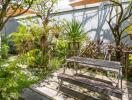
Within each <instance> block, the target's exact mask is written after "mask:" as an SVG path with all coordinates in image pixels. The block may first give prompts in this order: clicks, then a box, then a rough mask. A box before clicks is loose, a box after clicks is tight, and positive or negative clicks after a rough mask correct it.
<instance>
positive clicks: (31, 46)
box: [0, 0, 132, 100]
mask: <svg viewBox="0 0 132 100" xmlns="http://www.w3.org/2000/svg"><path fill="white" fill-rule="evenodd" d="M57 2H58V1H57V0H24V1H22V2H19V0H16V2H13V0H2V2H0V5H1V7H0V30H1V31H2V29H3V28H4V26H5V25H6V23H7V22H8V21H9V19H10V18H14V17H16V16H21V15H22V14H24V13H25V12H27V11H28V10H29V9H33V11H35V12H34V13H35V14H36V16H37V17H38V18H40V20H41V22H42V25H38V24H37V23H34V24H32V25H29V26H26V25H19V26H18V29H17V31H16V32H12V33H10V34H8V35H4V33H0V37H1V38H0V39H1V42H0V100H23V97H22V95H21V93H22V91H23V89H24V88H28V87H29V86H31V85H33V84H35V83H37V82H39V81H41V80H43V79H46V77H47V76H50V75H51V74H52V73H54V72H55V71H57V70H59V69H61V68H63V66H62V65H63V64H65V62H66V59H67V58H70V57H73V56H78V57H83V58H91V59H101V60H107V61H108V60H109V61H116V62H120V63H121V65H122V66H123V70H122V73H123V80H126V81H129V82H131V81H132V67H131V64H132V46H129V45H127V44H125V43H124V42H123V41H122V40H123V39H124V38H126V37H129V36H131V35H132V1H131V0H130V1H129V3H128V5H127V7H126V8H124V7H123V3H122V2H120V1H118V0H117V1H116V0H109V2H110V3H111V6H110V12H109V15H108V17H109V19H108V21H107V23H108V25H109V27H110V30H111V33H112V35H113V39H114V43H109V44H105V43H104V41H103V40H101V39H97V40H91V39H90V37H89V36H88V35H87V31H86V29H85V28H84V27H85V23H83V22H81V21H79V20H77V19H75V18H73V19H72V20H67V19H64V20H60V21H59V23H58V21H57V20H56V19H55V18H54V17H53V16H51V14H52V13H53V12H57V11H54V6H56V4H57ZM9 8H11V9H12V13H10V14H8V15H7V12H8V10H9ZM23 8H26V9H25V10H24V11H21V10H20V11H19V13H16V12H17V11H18V10H19V9H23ZM123 8H124V9H123ZM114 11H116V12H115V14H114V15H113V12H114ZM115 19H116V20H115ZM28 20H32V19H31V18H30V19H28ZM126 22H127V25H126V24H124V23H126ZM113 24H114V25H113ZM124 25H125V26H124ZM126 33H127V34H126ZM67 67H68V68H69V69H74V64H73V63H68V64H67ZM87 71H88V72H92V73H96V74H99V75H103V76H105V74H106V73H107V71H102V70H97V69H96V68H88V69H87ZM107 74H109V77H113V76H114V73H107Z"/></svg>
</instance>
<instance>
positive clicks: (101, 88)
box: [58, 74, 122, 98]
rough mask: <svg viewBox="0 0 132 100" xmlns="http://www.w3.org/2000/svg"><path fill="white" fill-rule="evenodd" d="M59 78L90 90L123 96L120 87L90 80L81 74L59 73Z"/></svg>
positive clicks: (118, 96)
mask: <svg viewBox="0 0 132 100" xmlns="http://www.w3.org/2000/svg"><path fill="white" fill-rule="evenodd" d="M58 79H61V80H63V81H66V82H69V83H71V84H75V85H78V86H81V87H83V88H87V89H89V90H92V91H95V92H98V93H101V94H105V95H111V96H114V97H117V98H122V91H121V90H119V89H118V88H116V87H114V86H111V85H108V84H105V83H102V82H99V81H95V80H90V79H87V78H84V77H79V76H71V75H66V74H59V76H58Z"/></svg>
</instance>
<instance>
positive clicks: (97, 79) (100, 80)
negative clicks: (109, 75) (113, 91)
mask: <svg viewBox="0 0 132 100" xmlns="http://www.w3.org/2000/svg"><path fill="white" fill-rule="evenodd" d="M75 75H76V76H79V77H84V78H87V79H91V80H95V81H99V82H103V83H106V84H109V85H113V84H112V82H110V81H107V80H103V79H100V78H95V77H92V76H87V75H82V74H75Z"/></svg>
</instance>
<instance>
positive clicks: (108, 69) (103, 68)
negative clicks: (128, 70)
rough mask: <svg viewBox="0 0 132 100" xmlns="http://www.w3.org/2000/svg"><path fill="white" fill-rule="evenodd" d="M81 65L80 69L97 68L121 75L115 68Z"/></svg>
mask: <svg viewBox="0 0 132 100" xmlns="http://www.w3.org/2000/svg"><path fill="white" fill-rule="evenodd" d="M79 65H80V67H88V68H96V69H100V70H103V71H110V72H114V73H117V74H118V73H119V70H118V69H113V68H108V67H98V66H93V65H90V66H88V64H82V63H79Z"/></svg>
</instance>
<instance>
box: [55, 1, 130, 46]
mask: <svg viewBox="0 0 132 100" xmlns="http://www.w3.org/2000/svg"><path fill="white" fill-rule="evenodd" d="M61 4H62V8H64V9H62V10H60V12H59V13H57V14H54V15H55V18H56V19H57V20H58V21H60V20H63V19H65V20H72V19H77V20H79V21H83V22H85V23H86V25H85V27H84V28H85V30H86V31H87V32H88V36H89V38H90V39H92V40H95V39H98V38H100V39H101V40H103V41H104V42H106V43H109V42H114V39H113V36H112V33H111V30H110V28H109V25H108V24H107V20H108V14H109V7H107V8H105V6H104V5H106V2H105V3H98V4H92V5H86V6H83V7H76V8H72V7H70V6H69V3H68V0H64V2H63V3H62V1H61V3H60V4H58V5H61ZM125 5H126V4H124V6H125ZM77 9H78V10H77ZM102 9H104V10H102ZM113 14H114V13H113ZM123 41H124V42H125V43H127V44H132V41H131V40H130V38H129V37H127V38H126V39H124V40H123Z"/></svg>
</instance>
